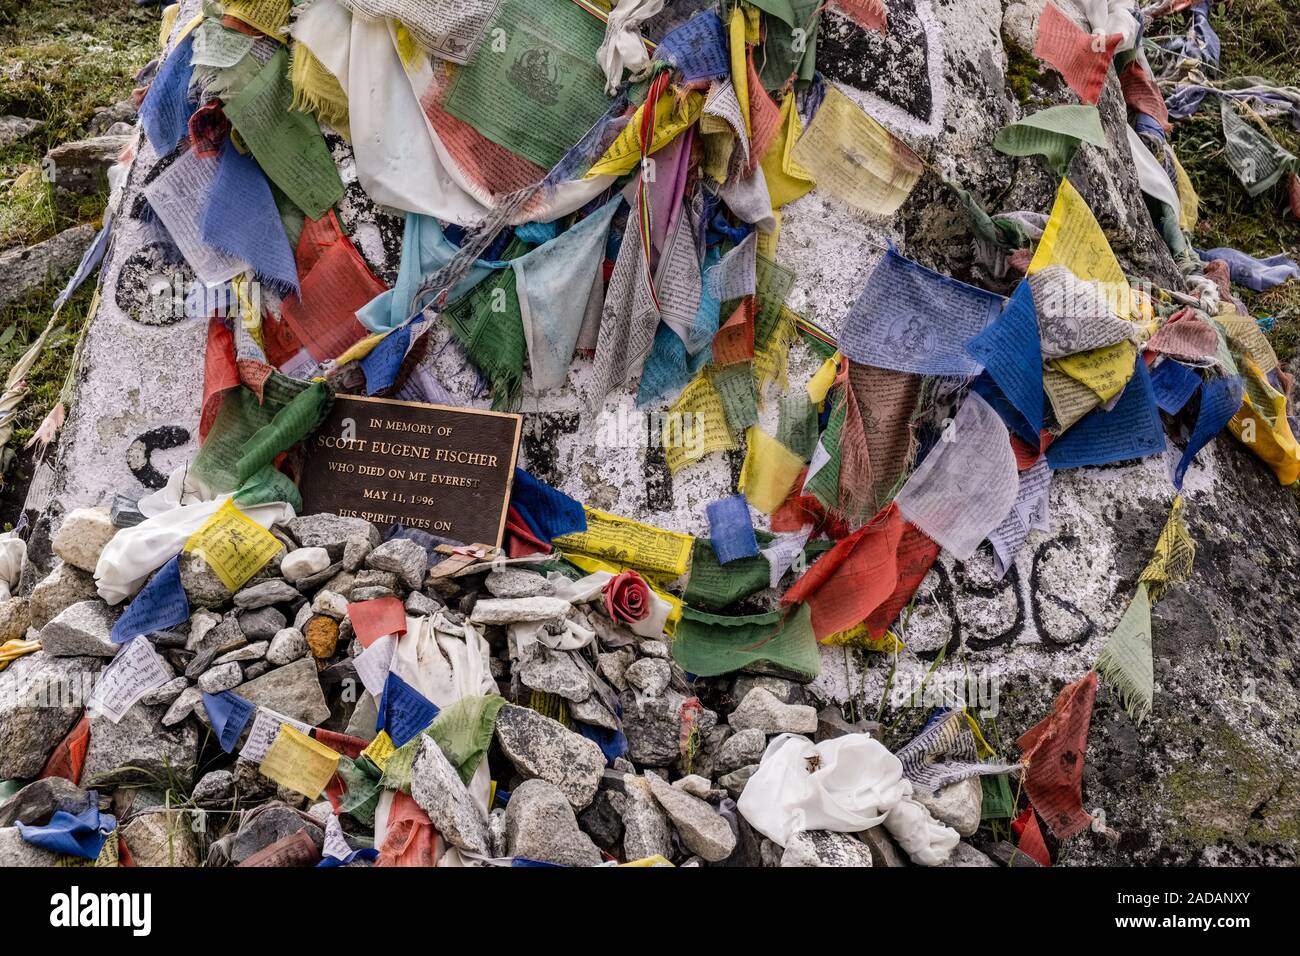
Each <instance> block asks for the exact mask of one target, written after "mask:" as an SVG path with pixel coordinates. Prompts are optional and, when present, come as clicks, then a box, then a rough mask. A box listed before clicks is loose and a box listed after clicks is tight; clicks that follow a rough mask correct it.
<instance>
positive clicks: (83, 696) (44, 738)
mask: <svg viewBox="0 0 1300 956" xmlns="http://www.w3.org/2000/svg"><path fill="white" fill-rule="evenodd" d="M102 666H103V661H102V660H100V659H99V658H95V657H51V656H50V655H49V654H45V653H40V652H38V653H35V654H26V655H24V656H22V657H20V658H18V659H17V660H15V661H13V662H12V663H10V665H9V666H8V667H6V668H5V669H4V670H3V671H0V780H4V779H10V778H15V779H19V780H25V779H31V778H32V777H35V776H36V775H37V774H38V773H40V772H41V767H43V766H44V765H45V758H46V757H47V756H48V755H49V753H50V751H51V750H53V749H54V747H55V745H56V744H58V742H59V741H60V740H62V739H63V737H64V735H65V734H67V732H68V731H69V730H71V729H72V725H73V724H75V723H76V722H77V719H78V718H79V717H80V716H81V712H82V709H83V708H84V707H85V705H86V702H87V701H88V700H90V694H91V691H92V690H93V686H94V680H95V676H96V675H97V674H98V673H99V670H100V668H101V667H102Z"/></svg>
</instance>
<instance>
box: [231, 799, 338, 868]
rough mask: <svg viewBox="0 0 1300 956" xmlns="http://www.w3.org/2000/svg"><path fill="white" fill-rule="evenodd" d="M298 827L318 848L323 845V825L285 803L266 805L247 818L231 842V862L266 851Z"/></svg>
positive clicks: (297, 829)
mask: <svg viewBox="0 0 1300 956" xmlns="http://www.w3.org/2000/svg"><path fill="white" fill-rule="evenodd" d="M299 830H305V831H307V835H308V836H309V837H311V839H312V842H313V843H315V844H316V848H317V849H320V848H321V847H322V846H324V844H325V830H324V828H322V827H320V826H318V825H316V824H315V823H313V822H311V821H310V820H308V819H307V818H306V816H305V815H304V814H301V813H298V812H297V811H296V810H293V809H292V808H290V807H288V806H286V805H285V804H283V803H268V804H264V805H263V806H261V807H258V808H257V810H255V811H253V812H252V813H250V814H248V815H247V816H246V817H244V819H243V822H242V823H241V825H240V827H239V830H238V831H237V832H236V833H235V837H234V839H233V840H232V841H231V842H230V862H231V863H232V864H234V865H235V866H238V865H239V864H240V863H243V862H244V861H245V860H247V859H248V858H249V857H250V856H252V855H253V854H254V853H256V852H257V851H258V850H264V849H266V848H267V847H268V846H270V845H271V844H272V843H275V842H276V841H277V840H283V839H284V838H285V837H288V836H293V835H294V834H295V833H297V832H298V831H299Z"/></svg>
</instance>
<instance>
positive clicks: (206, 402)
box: [199, 318, 239, 442]
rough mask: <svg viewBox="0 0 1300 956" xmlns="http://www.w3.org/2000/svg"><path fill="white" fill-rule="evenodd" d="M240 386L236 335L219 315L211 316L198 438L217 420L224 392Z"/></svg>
mask: <svg viewBox="0 0 1300 956" xmlns="http://www.w3.org/2000/svg"><path fill="white" fill-rule="evenodd" d="M238 386H239V369H238V367H237V366H236V365H235V336H234V335H233V334H232V333H231V331H230V329H228V328H227V327H226V323H225V322H224V321H223V320H221V319H218V318H212V319H209V320H208V344H207V348H205V349H204V351H203V405H202V411H201V412H200V414H199V441H200V442H202V441H203V440H204V439H206V438H207V437H208V430H209V429H211V428H212V423H213V422H214V421H216V420H217V412H218V411H220V409H221V396H222V395H224V394H225V393H226V392H227V391H228V390H229V389H232V388H237V387H238Z"/></svg>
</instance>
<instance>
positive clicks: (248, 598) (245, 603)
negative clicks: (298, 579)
mask: <svg viewBox="0 0 1300 956" xmlns="http://www.w3.org/2000/svg"><path fill="white" fill-rule="evenodd" d="M301 597H302V595H301V594H299V593H298V591H297V589H296V588H295V587H294V586H293V585H292V584H290V583H289V582H288V581H281V580H279V579H278V578H273V579H271V580H270V581H262V582H260V583H258V584H253V585H250V586H248V587H244V588H240V590H239V593H238V594H236V595H235V607H242V608H250V609H256V608H259V607H266V606H267V605H269V604H289V603H292V602H293V601H297V600H298V599H299V598H301Z"/></svg>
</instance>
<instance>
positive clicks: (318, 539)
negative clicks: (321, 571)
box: [287, 514, 379, 570]
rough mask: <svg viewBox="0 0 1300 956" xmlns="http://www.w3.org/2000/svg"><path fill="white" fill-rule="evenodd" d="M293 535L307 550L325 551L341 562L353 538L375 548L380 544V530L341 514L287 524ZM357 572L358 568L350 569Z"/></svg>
mask: <svg viewBox="0 0 1300 956" xmlns="http://www.w3.org/2000/svg"><path fill="white" fill-rule="evenodd" d="M287 527H288V529H289V534H291V535H293V539H294V540H295V541H297V542H298V544H299V545H300V546H302V547H304V548H324V549H325V550H326V551H328V552H329V555H330V557H331V558H332V559H333V560H335V561H338V560H340V559H341V558H342V557H343V546H344V545H345V544H347V542H348V540H349V539H351V538H360V539H362V540H364V541H366V542H368V543H369V544H370V546H371V547H374V546H375V545H377V544H379V529H378V528H376V527H375V526H374V525H372V524H371V523H370V522H369V521H366V520H364V519H362V518H343V517H340V516H338V515H331V514H316V515H299V516H298V517H296V518H291V519H290V520H289V522H288V525H287ZM349 570H355V569H349Z"/></svg>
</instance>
